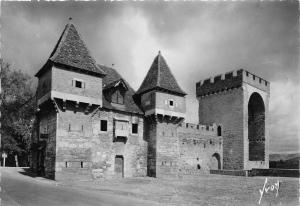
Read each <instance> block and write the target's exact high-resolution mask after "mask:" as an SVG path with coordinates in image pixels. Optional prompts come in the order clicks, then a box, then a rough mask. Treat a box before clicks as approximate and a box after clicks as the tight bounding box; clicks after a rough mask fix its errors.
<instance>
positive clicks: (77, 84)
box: [75, 80, 82, 88]
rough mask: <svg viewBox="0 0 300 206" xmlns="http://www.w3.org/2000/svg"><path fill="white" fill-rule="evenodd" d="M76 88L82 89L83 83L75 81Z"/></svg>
mask: <svg viewBox="0 0 300 206" xmlns="http://www.w3.org/2000/svg"><path fill="white" fill-rule="evenodd" d="M75 87H77V88H82V82H80V81H77V80H75Z"/></svg>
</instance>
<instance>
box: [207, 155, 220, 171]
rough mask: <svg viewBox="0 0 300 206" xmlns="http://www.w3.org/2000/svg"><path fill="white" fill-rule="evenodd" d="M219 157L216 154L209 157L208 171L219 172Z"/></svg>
mask: <svg viewBox="0 0 300 206" xmlns="http://www.w3.org/2000/svg"><path fill="white" fill-rule="evenodd" d="M220 159H221V158H220V155H219V154H218V153H214V154H213V155H212V157H211V164H210V169H212V170H220V169H221V160H220Z"/></svg>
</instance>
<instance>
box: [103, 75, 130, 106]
mask: <svg viewBox="0 0 300 206" xmlns="http://www.w3.org/2000/svg"><path fill="white" fill-rule="evenodd" d="M127 91H128V87H127V85H126V83H125V81H124V80H123V79H122V78H120V79H118V80H115V81H113V82H111V83H109V84H108V85H104V87H103V94H104V96H105V98H106V100H107V101H108V102H110V103H111V104H112V105H113V106H115V107H122V106H124V98H125V95H126V92H127Z"/></svg>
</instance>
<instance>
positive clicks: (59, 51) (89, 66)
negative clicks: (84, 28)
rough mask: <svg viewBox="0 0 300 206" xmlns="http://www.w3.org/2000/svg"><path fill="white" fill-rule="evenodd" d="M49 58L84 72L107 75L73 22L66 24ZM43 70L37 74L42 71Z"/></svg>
mask: <svg viewBox="0 0 300 206" xmlns="http://www.w3.org/2000/svg"><path fill="white" fill-rule="evenodd" d="M49 60H50V61H51V62H53V63H57V64H61V65H64V66H68V67H72V68H73V69H75V70H80V71H82V72H86V73H90V74H100V75H105V72H104V71H103V70H102V69H101V68H100V67H98V65H97V64H96V61H95V60H94V58H93V57H92V56H91V55H90V52H89V50H88V48H87V47H86V45H85V43H84V42H83V40H82V39H81V37H80V34H79V33H78V31H77V30H76V28H75V26H74V24H73V23H71V22H69V23H68V24H67V25H66V27H65V29H64V31H63V33H62V35H61V36H60V38H59V40H58V42H57V44H56V46H55V47H54V49H53V51H52V53H51V55H50V57H49ZM42 69H43V68H42ZM42 69H41V70H42ZM41 70H40V71H39V72H38V73H37V74H36V76H38V75H39V73H40V72H42V71H41Z"/></svg>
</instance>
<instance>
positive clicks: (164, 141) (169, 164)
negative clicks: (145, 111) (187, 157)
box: [156, 122, 179, 177]
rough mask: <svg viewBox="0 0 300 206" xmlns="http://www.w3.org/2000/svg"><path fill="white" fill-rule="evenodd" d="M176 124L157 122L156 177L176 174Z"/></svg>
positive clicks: (177, 146) (177, 152)
mask: <svg viewBox="0 0 300 206" xmlns="http://www.w3.org/2000/svg"><path fill="white" fill-rule="evenodd" d="M177 127H178V124H173V123H167V122H158V123H157V125H156V138H157V139H156V177H164V176H170V175H177V174H178V160H179V144H178V136H177Z"/></svg>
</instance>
